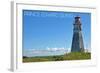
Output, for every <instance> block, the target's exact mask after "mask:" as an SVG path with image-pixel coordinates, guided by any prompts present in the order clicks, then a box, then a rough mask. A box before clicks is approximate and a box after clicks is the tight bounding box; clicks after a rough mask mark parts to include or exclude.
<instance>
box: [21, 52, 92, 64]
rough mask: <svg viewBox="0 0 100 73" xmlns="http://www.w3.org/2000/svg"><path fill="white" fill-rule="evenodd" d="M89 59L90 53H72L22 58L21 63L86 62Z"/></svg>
mask: <svg viewBox="0 0 100 73" xmlns="http://www.w3.org/2000/svg"><path fill="white" fill-rule="evenodd" d="M86 59H91V53H84V52H73V53H68V54H64V55H59V56H38V57H23V62H24V63H27V62H44V61H64V60H86Z"/></svg>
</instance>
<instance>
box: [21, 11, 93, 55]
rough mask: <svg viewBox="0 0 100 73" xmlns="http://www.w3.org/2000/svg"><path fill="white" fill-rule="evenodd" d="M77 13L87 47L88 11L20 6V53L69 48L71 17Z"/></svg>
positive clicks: (55, 52) (53, 52) (51, 52)
mask: <svg viewBox="0 0 100 73" xmlns="http://www.w3.org/2000/svg"><path fill="white" fill-rule="evenodd" d="M75 16H80V17H81V23H82V35H83V42H84V47H85V49H87V48H88V49H89V50H90V49H91V14H90V13H82V12H60V11H41V10H23V14H22V17H23V18H22V19H23V55H25V56H46V55H47V56H48V55H61V54H64V53H66V52H68V51H70V50H71V44H72V37H73V23H74V17H75Z"/></svg>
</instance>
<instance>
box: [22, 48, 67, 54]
mask: <svg viewBox="0 0 100 73" xmlns="http://www.w3.org/2000/svg"><path fill="white" fill-rule="evenodd" d="M68 50H69V49H66V48H46V49H24V50H23V55H24V56H50V55H62V54H65V53H68V52H69V51H68Z"/></svg>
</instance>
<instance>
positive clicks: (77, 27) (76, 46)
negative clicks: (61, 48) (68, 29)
mask: <svg viewBox="0 0 100 73" xmlns="http://www.w3.org/2000/svg"><path fill="white" fill-rule="evenodd" d="M81 25H82V24H81V21H80V17H79V16H76V17H75V20H74V24H73V26H74V28H73V38H72V45H71V52H84V43H83V37H82V27H81Z"/></svg>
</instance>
